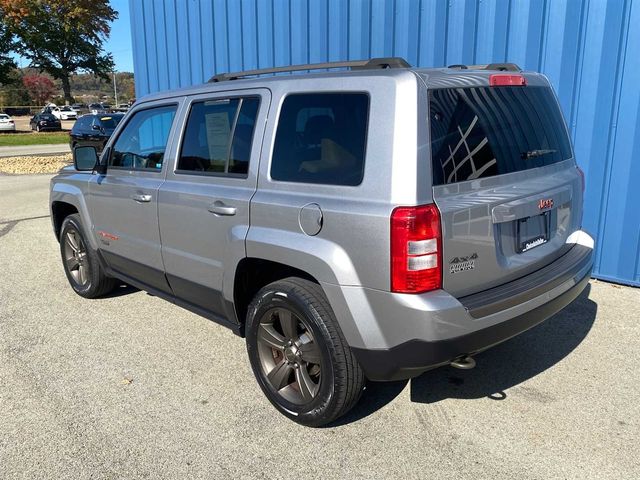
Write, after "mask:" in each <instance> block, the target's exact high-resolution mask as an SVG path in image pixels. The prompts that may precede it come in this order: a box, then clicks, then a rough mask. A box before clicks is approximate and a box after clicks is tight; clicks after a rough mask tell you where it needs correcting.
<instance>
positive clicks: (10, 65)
mask: <svg viewBox="0 0 640 480" xmlns="http://www.w3.org/2000/svg"><path fill="white" fill-rule="evenodd" d="M13 45H14V44H13V33H11V32H10V31H9V29H8V28H7V26H6V25H5V23H4V21H3V18H2V15H0V85H7V84H9V83H11V82H12V78H13V75H12V72H13V71H14V70H15V68H16V62H14V61H13V59H12V58H11V57H10V56H9V52H11V49H12V48H13Z"/></svg>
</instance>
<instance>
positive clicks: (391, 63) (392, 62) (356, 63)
mask: <svg viewBox="0 0 640 480" xmlns="http://www.w3.org/2000/svg"><path fill="white" fill-rule="evenodd" d="M328 68H350V69H351V70H375V69H385V68H411V65H409V63H408V62H407V61H406V60H405V59H404V58H400V57H387V58H372V59H370V60H353V61H348V62H326V63H308V64H305V65H291V66H288V67H273V68H261V69H258V70H245V71H243V72H233V73H219V74H217V75H214V76H213V77H211V78H210V79H209V82H224V81H228V80H238V79H240V78H245V77H252V76H255V75H266V74H270V73H271V74H273V73H283V72H300V71H305V70H324V69H328Z"/></svg>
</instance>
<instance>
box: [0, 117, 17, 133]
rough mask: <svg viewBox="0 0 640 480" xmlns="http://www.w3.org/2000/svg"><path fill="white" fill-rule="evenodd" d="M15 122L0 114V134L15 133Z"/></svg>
mask: <svg viewBox="0 0 640 480" xmlns="http://www.w3.org/2000/svg"><path fill="white" fill-rule="evenodd" d="M15 131H16V122H14V121H13V119H12V118H11V117H10V116H9V115H6V114H4V113H0V132H15Z"/></svg>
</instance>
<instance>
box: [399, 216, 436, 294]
mask: <svg viewBox="0 0 640 480" xmlns="http://www.w3.org/2000/svg"><path fill="white" fill-rule="evenodd" d="M441 286H442V237H441V233H440V212H439V211H438V208H437V207H436V206H435V205H433V204H432V205H421V206H417V207H398V208H396V209H395V210H394V211H393V212H392V213H391V291H393V292H397V293H422V292H427V291H429V290H436V289H438V288H440V287H441Z"/></svg>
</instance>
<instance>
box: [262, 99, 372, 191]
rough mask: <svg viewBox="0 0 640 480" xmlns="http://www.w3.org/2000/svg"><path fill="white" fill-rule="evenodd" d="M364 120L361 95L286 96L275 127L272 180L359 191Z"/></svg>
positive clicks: (365, 103)
mask: <svg viewBox="0 0 640 480" xmlns="http://www.w3.org/2000/svg"><path fill="white" fill-rule="evenodd" d="M368 116H369V96H368V95H366V94H364V93H314V94H296V95H290V96H288V97H287V98H286V99H285V100H284V103H283V104H282V111H281V113H280V119H279V122H278V130H277V132H276V139H275V145H274V148H273V159H272V163H271V178H273V179H274V180H284V181H288V182H303V183H320V184H326V185H359V184H360V183H361V182H362V176H363V173H364V158H365V144H366V141H367V123H368Z"/></svg>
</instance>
